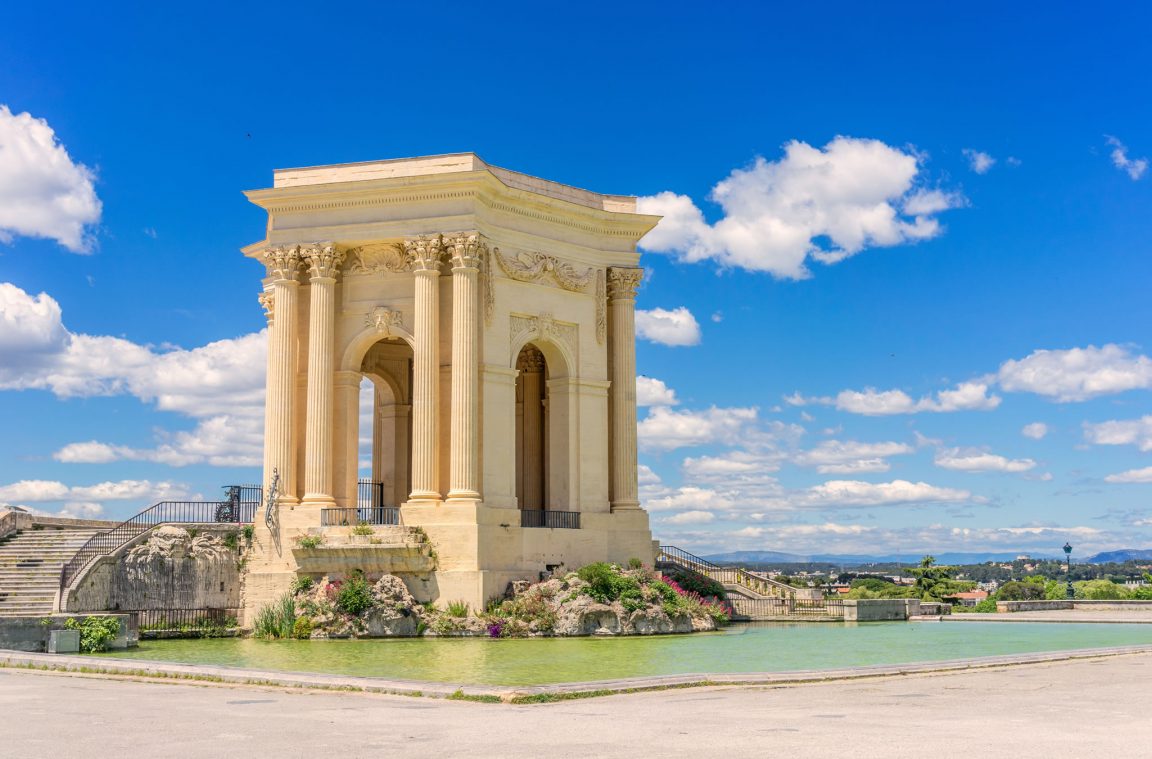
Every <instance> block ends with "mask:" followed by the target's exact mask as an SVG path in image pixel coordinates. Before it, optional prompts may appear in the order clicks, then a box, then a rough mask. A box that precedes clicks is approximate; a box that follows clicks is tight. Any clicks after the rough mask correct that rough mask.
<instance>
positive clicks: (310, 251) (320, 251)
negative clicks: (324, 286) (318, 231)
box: [300, 242, 344, 279]
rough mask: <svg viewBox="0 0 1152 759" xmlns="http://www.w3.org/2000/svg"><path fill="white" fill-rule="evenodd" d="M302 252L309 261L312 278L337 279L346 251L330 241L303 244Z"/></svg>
mask: <svg viewBox="0 0 1152 759" xmlns="http://www.w3.org/2000/svg"><path fill="white" fill-rule="evenodd" d="M300 252H301V254H302V255H303V257H304V260H305V261H307V262H308V269H309V273H310V274H311V275H312V279H335V278H336V273H337V272H339V271H340V264H341V263H343V262H344V253H343V252H341V251H339V250H337V249H336V245H335V244H333V243H330V242H317V243H312V244H310V245H302V246H301V247H300Z"/></svg>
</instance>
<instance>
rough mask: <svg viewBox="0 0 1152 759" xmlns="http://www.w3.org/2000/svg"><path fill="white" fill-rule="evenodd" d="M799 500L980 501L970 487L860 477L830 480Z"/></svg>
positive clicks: (820, 503)
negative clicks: (868, 480)
mask: <svg viewBox="0 0 1152 759" xmlns="http://www.w3.org/2000/svg"><path fill="white" fill-rule="evenodd" d="M799 496H800V498H799V503H800V504H801V505H804V506H809V507H825V506H841V507H843V506H848V507H862V506H892V505H899V504H929V503H958V502H981V501H982V500H983V499H981V498H979V497H976V496H973V495H972V493H970V492H968V491H967V490H956V489H953V488H942V487H937V486H935V485H929V484H928V483H926V482H908V481H907V480H893V481H892V482H861V481H860V480H830V481H828V482H825V483H823V484H821V485H816V486H814V487H811V488H808V489H807V490H805V491H801V493H800V494H799Z"/></svg>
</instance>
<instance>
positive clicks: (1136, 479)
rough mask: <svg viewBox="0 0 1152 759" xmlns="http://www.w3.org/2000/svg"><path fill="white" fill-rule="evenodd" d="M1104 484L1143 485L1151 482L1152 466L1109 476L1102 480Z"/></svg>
mask: <svg viewBox="0 0 1152 759" xmlns="http://www.w3.org/2000/svg"><path fill="white" fill-rule="evenodd" d="M1104 481H1105V482H1118V483H1143V482H1152V466H1147V467H1144V468H1143V469H1129V470H1128V471H1127V472H1120V473H1119V474H1110V475H1108V476H1107V477H1105V478H1104Z"/></svg>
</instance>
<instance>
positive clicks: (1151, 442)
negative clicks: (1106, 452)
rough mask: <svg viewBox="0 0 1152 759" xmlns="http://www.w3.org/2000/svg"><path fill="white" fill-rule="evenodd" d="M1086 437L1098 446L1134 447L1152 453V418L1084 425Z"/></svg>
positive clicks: (1143, 417)
mask: <svg viewBox="0 0 1152 759" xmlns="http://www.w3.org/2000/svg"><path fill="white" fill-rule="evenodd" d="M1084 437H1085V439H1087V440H1088V442H1089V443H1095V444H1096V445H1134V446H1136V447H1137V448H1139V449H1140V450H1142V451H1152V416H1142V417H1140V418H1139V419H1122V420H1113V421H1109V422H1100V423H1098V424H1093V423H1092V422H1085V423H1084Z"/></svg>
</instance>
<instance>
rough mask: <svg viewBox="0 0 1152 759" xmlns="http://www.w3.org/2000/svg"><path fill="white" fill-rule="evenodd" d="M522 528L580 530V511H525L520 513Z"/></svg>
mask: <svg viewBox="0 0 1152 759" xmlns="http://www.w3.org/2000/svg"><path fill="white" fill-rule="evenodd" d="M520 526H521V527H554V528H559V529H562V530H579V529H580V512H579V511H551V510H546V509H523V510H521V512H520Z"/></svg>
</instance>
